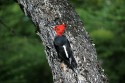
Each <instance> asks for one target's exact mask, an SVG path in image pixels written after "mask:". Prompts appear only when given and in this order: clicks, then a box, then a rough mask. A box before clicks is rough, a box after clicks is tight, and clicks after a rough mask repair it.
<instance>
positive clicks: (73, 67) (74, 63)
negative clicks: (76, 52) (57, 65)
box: [70, 57, 77, 71]
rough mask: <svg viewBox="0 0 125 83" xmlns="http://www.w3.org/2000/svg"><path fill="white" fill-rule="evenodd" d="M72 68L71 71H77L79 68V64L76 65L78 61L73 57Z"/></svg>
mask: <svg viewBox="0 0 125 83" xmlns="http://www.w3.org/2000/svg"><path fill="white" fill-rule="evenodd" d="M70 67H71V69H72V70H73V71H75V70H76V68H77V63H76V60H75V58H74V57H72V59H71V61H70Z"/></svg>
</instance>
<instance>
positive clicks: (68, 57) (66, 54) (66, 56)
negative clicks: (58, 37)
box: [63, 45, 69, 58]
mask: <svg viewBox="0 0 125 83" xmlns="http://www.w3.org/2000/svg"><path fill="white" fill-rule="evenodd" d="M63 48H64V51H65V54H66V57H67V58H69V56H68V52H67V50H66V46H65V45H63Z"/></svg>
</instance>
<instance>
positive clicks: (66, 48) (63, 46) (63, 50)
mask: <svg viewBox="0 0 125 83" xmlns="http://www.w3.org/2000/svg"><path fill="white" fill-rule="evenodd" d="M54 46H55V49H56V51H57V53H58V57H59V58H60V59H61V61H63V62H64V63H65V64H66V65H67V66H68V67H69V68H71V69H73V70H74V68H76V67H77V63H76V61H75V58H74V57H73V53H72V50H71V46H70V43H69V41H68V39H67V38H66V36H64V35H62V36H56V37H55V39H54ZM66 54H67V55H68V56H67V55H66Z"/></svg>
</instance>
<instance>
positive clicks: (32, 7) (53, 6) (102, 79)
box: [18, 0, 108, 83]
mask: <svg viewBox="0 0 125 83" xmlns="http://www.w3.org/2000/svg"><path fill="white" fill-rule="evenodd" d="M18 4H19V5H20V7H21V9H23V11H24V13H25V15H27V16H28V17H29V18H30V19H31V20H32V21H33V23H34V24H35V25H36V27H37V30H38V31H37V34H38V35H39V36H40V38H41V40H42V42H43V44H44V46H45V52H46V57H47V59H48V63H49V66H50V68H51V70H52V75H53V82H54V83H108V81H107V78H106V76H105V75H104V70H103V69H102V68H101V66H100V65H99V62H98V61H97V54H96V50H95V47H94V44H93V43H92V42H91V40H90V38H89V36H88V33H87V32H86V31H85V28H84V27H83V23H82V21H81V20H80V18H79V16H78V15H77V13H76V12H75V11H74V9H73V7H72V6H71V4H69V2H68V1H67V0H18ZM57 17H59V18H58V19H60V20H61V22H62V23H65V24H66V26H67V28H66V31H65V36H66V37H67V38H68V40H69V41H70V44H71V49H72V50H73V55H74V57H75V59H76V62H77V64H78V67H77V69H76V71H77V72H74V71H72V70H71V69H70V68H67V67H65V70H63V69H62V68H61V67H60V64H61V63H60V60H59V59H58V55H57V53H56V50H55V48H54V45H53V41H54V37H55V32H54V30H53V27H54V26H55V24H56V21H55V19H56V18H57Z"/></svg>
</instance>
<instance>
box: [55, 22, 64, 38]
mask: <svg viewBox="0 0 125 83" xmlns="http://www.w3.org/2000/svg"><path fill="white" fill-rule="evenodd" d="M65 28H66V26H65V24H61V25H56V26H55V27H54V30H55V31H56V35H57V36H62V35H63V33H64V31H65Z"/></svg>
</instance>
